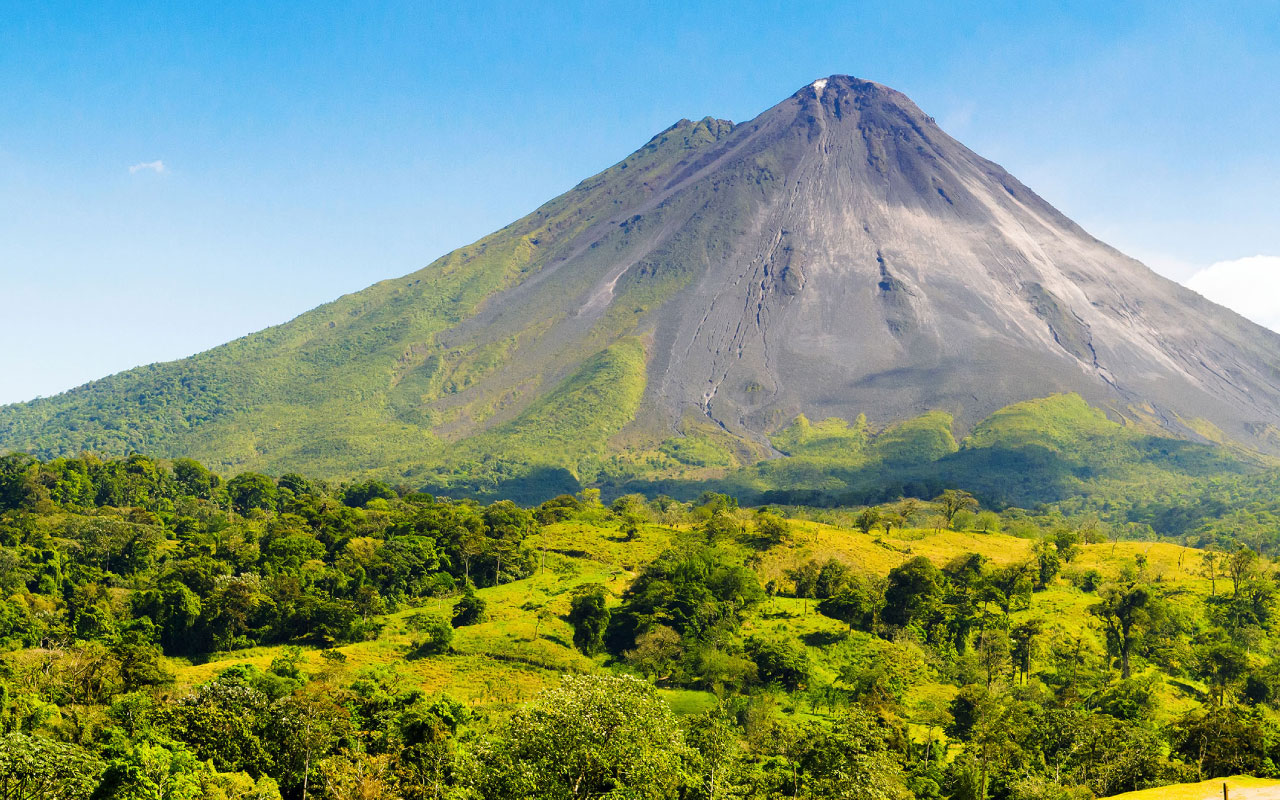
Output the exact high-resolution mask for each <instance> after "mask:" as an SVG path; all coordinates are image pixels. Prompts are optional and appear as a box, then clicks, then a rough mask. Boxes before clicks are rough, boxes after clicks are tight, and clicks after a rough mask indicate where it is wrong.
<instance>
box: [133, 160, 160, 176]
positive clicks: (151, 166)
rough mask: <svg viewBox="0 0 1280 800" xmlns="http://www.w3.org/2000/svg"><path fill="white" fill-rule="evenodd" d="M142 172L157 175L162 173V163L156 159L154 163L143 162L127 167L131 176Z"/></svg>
mask: <svg viewBox="0 0 1280 800" xmlns="http://www.w3.org/2000/svg"><path fill="white" fill-rule="evenodd" d="M143 170H151V171H152V172H155V173H157V174H159V173H162V172H164V162H163V161H161V160H160V159H158V158H157V159H156V160H155V161H144V162H143V163H141V164H134V165H133V166H132V167H129V174H130V175H133V174H135V173H138V172H142V171H143Z"/></svg>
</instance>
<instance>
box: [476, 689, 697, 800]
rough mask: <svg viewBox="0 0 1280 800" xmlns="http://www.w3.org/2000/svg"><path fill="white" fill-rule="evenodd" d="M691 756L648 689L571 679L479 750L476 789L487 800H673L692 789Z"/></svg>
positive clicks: (669, 714) (674, 723)
mask: <svg viewBox="0 0 1280 800" xmlns="http://www.w3.org/2000/svg"><path fill="white" fill-rule="evenodd" d="M690 755H691V754H690V753H689V749H688V747H687V745H686V744H685V741H684V735H683V733H682V732H681V729H680V725H679V723H678V721H677V719H676V717H675V715H674V714H673V713H672V712H671V709H670V708H668V707H667V705H666V703H664V702H662V700H661V699H660V698H659V697H658V695H657V692H656V691H655V690H654V688H653V687H652V686H651V685H649V684H648V683H647V682H645V681H642V680H638V679H635V678H627V677H605V676H595V675H566V676H564V677H563V678H562V679H561V682H560V685H559V686H558V687H555V688H553V689H550V690H547V691H544V692H543V693H542V694H541V695H540V696H539V697H538V698H537V699H536V700H535V701H534V702H533V703H531V704H530V705H528V706H526V707H524V708H522V709H521V710H519V711H517V712H516V714H515V715H514V717H513V718H512V720H511V722H510V723H509V724H507V725H506V726H505V727H504V728H503V729H502V731H501V733H500V735H498V736H496V737H494V738H491V739H489V740H488V741H486V742H482V743H481V744H479V745H477V747H476V748H475V750H474V751H473V753H472V757H473V760H472V762H471V763H472V766H471V769H470V776H469V781H468V782H469V784H470V786H471V788H472V790H473V791H474V792H475V793H476V795H477V796H478V797H481V798H486V800H488V799H492V800H507V799H508V798H514V797H520V798H529V799H530V800H562V798H574V797H582V798H587V797H618V798H622V797H627V798H636V800H650V799H652V800H659V799H660V798H661V799H664V800H665V798H676V797H678V796H680V794H679V793H680V792H681V790H682V789H684V788H685V787H687V786H688V785H689V783H690V776H689V775H688V773H687V771H686V764H687V763H688V762H689V760H690Z"/></svg>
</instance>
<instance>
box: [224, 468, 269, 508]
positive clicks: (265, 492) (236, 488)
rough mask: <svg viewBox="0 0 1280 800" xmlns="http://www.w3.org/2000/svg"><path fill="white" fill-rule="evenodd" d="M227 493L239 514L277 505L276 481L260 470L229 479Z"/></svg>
mask: <svg viewBox="0 0 1280 800" xmlns="http://www.w3.org/2000/svg"><path fill="white" fill-rule="evenodd" d="M227 495H228V496H229V497H230V498H231V505H232V507H233V508H235V510H236V512H237V513H239V514H246V515H247V514H248V513H249V512H250V511H253V510H255V509H256V510H262V511H269V510H271V509H272V508H274V507H275V500H276V482H275V481H273V480H271V478H269V477H267V476H266V475H263V474H261V473H258V472H242V473H240V474H239V475H237V476H235V477H234V478H232V479H231V480H230V481H227Z"/></svg>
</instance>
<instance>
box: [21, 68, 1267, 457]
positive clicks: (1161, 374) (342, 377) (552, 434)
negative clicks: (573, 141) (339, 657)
mask: <svg viewBox="0 0 1280 800" xmlns="http://www.w3.org/2000/svg"><path fill="white" fill-rule="evenodd" d="M1278 354H1280V336H1277V335H1275V334H1273V333H1271V332H1269V331H1266V330H1264V329H1262V328H1260V327H1258V326H1256V325H1253V324H1251V323H1248V322H1246V321H1245V320H1243V319H1241V318H1240V317H1238V316H1236V315H1234V314H1232V313H1230V312H1228V311H1226V310H1225V309H1222V308H1220V307H1218V306H1215V305H1213V304H1212V303H1209V302H1207V301H1205V300H1203V299H1201V298H1199V297H1197V296H1195V295H1194V294H1192V293H1190V292H1188V291H1187V290H1185V289H1183V288H1182V287H1180V286H1178V285H1176V284H1174V283H1172V282H1170V281H1167V280H1165V279H1163V278H1161V277H1159V276H1157V275H1155V274H1154V273H1152V272H1151V271H1150V270H1148V269H1146V268H1145V267H1143V266H1142V265H1141V264H1138V263H1137V262H1136V261H1133V260H1132V259H1128V258H1125V257H1124V256H1122V255H1121V254H1119V253H1117V252H1116V251H1115V250H1113V249H1111V248H1109V247H1107V246H1106V245H1104V244H1102V243H1101V242H1098V241H1097V240H1095V239H1093V238H1092V237H1090V236H1089V235H1088V234H1086V233H1085V232H1084V231H1083V230H1081V229H1080V228H1079V227H1078V226H1077V225H1075V224H1074V223H1073V222H1071V221H1070V220H1069V219H1067V218H1066V217H1065V216H1064V215H1062V214H1061V213H1060V212H1058V211H1057V210H1056V209H1054V208H1053V207H1052V206H1051V205H1050V204H1049V203H1047V202H1045V201H1044V200H1043V199H1041V198H1040V197H1038V196H1037V195H1036V194H1035V193H1034V192H1032V191H1031V190H1030V189H1028V188H1027V187H1026V186H1024V185H1023V184H1021V183H1020V182H1018V181H1017V180H1016V179H1015V178H1014V177H1013V176H1011V175H1009V173H1008V172H1006V171H1005V170H1004V169H1002V168H1001V167H1000V166H998V165H996V164H994V163H992V162H990V161H988V160H986V159H984V158H982V157H981V156H979V155H978V154H976V153H974V152H973V151H971V150H969V149H968V148H967V147H965V146H964V145H962V144H961V143H959V142H957V141H956V140H955V139H953V138H951V137H950V136H948V135H947V134H946V133H945V132H943V131H942V130H941V129H940V128H939V127H938V126H937V125H936V124H934V122H933V120H932V119H931V118H929V117H928V116H927V115H925V114H924V112H923V111H921V110H920V109H919V108H918V107H917V106H916V104H915V103H913V102H912V101H911V100H910V99H909V98H908V97H907V96H906V95H904V94H902V93H901V92H898V91H896V90H894V89H891V88H889V87H886V86H883V85H881V84H878V83H874V82H872V81H865V80H860V79H858V78H853V77H850V76H847V75H831V76H828V77H826V78H820V79H818V80H816V81H814V82H812V83H810V84H808V85H806V86H804V87H803V88H801V89H800V90H799V91H797V92H795V93H794V94H792V95H791V96H790V97H788V98H786V99H784V100H783V101H782V102H780V103H778V104H777V105H775V106H774V107H772V108H770V109H768V110H766V111H764V112H763V113H762V114H760V115H758V116H757V117H755V118H754V119H752V120H748V121H746V122H742V123H738V124H734V123H731V122H728V121H725V120H717V119H713V118H711V117H707V118H704V119H701V120H698V121H692V120H681V121H680V122H678V123H676V124H675V125H673V126H671V127H670V128H668V129H667V130H665V131H662V132H661V133H659V134H658V135H657V136H655V137H653V139H651V140H650V141H649V142H648V143H647V144H646V145H644V146H643V147H641V148H640V149H639V150H637V151H636V152H635V153H633V154H631V155H630V156H628V157H627V158H626V159H624V160H622V161H621V162H619V163H618V164H617V165H615V166H614V167H611V168H609V169H607V170H605V171H603V172H601V173H599V174H598V175H595V176H592V177H590V178H588V179H586V180H584V181H583V182H581V183H580V184H578V185H577V186H575V187H574V188H573V189H572V190H571V191H569V192H567V193H565V194H563V195H561V196H560V197H557V198H555V199H553V200H551V201H549V202H548V203H546V204H545V205H543V206H542V207H540V208H538V209H536V210H535V211H534V212H532V213H531V214H529V215H528V216H526V217H524V218H522V219H520V220H517V221H515V222H513V223H512V224H510V225H508V226H506V227H505V228H503V229H501V230H499V231H497V232H496V233H494V234H492V235H490V236H487V237H485V238H484V239H482V240H480V241H479V242H476V243H475V244H473V245H471V246H468V247H465V248H462V249H461V250H458V251H456V252H454V253H450V254H448V255H446V256H444V257H443V258H441V259H439V260H437V261H436V262H434V263H433V264H431V265H429V266H428V267H426V268H424V269H422V270H420V271H418V272H416V273H413V274H411V275H408V276H406V277H404V278H402V279H398V280H390V281H384V282H383V283H380V284H377V285H375V286H372V287H370V288H369V289H366V290H365V291H363V292H359V293H356V294H354V295H349V296H347V297H344V298H341V299H339V300H338V301H335V302H334V303H331V304H328V305H326V306H322V307H320V308H318V309H316V310H314V311H312V312H309V313H308V314H304V315H303V316H301V317H299V318H298V319H296V320H294V321H292V322H290V323H287V324H286V325H282V326H280V327H278V328H274V329H270V330H268V331H264V332H261V333H259V334H254V335H252V336H249V337H246V338H245V339H242V340H238V341H237V342H233V343H231V344H229V345H225V346H223V347H221V348H217V349H215V350H213V351H210V352H208V353H204V354H201V355H199V356H196V357H193V358H191V359H185V360H183V361H179V362H174V363H173V364H164V365H153V366H151V367H147V368H142V369H138V370H133V371H130V372H128V373H123V374H121V375H117V376H113V377H111V378H108V379H104V380H102V381H99V382H96V383H94V384H90V385H88V386H85V387H82V388H80V389H78V390H76V391H74V392H71V393H68V394H65V395H61V396H58V397H55V398H49V399H46V400H41V401H38V402H33V403H29V404H22V405H19V406H10V407H5V408H0V448H4V447H9V448H19V449H29V450H31V451H33V452H36V453H39V454H41V455H60V454H68V453H72V454H73V453H77V452H79V451H80V450H83V449H94V450H98V451H100V452H104V453H108V454H110V453H127V452H130V451H133V450H140V451H142V450H145V451H149V452H155V453H158V454H161V455H193V456H197V457H203V458H205V459H208V460H211V461H214V462H216V463H221V464H224V465H228V466H234V467H236V468H240V467H254V468H266V469H274V470H278V471H290V470H301V471H309V472H315V473H319V474H325V475H342V474H351V473H353V472H360V471H363V470H367V469H372V468H375V467H383V468H390V467H392V466H393V465H396V466H397V467H398V468H404V469H409V468H411V467H412V468H419V469H420V468H421V465H422V464H423V463H434V462H433V459H434V460H436V461H438V460H439V459H442V458H444V457H445V454H446V453H472V454H473V456H474V457H476V458H484V457H492V456H495V455H497V456H501V455H503V451H502V447H503V444H502V443H503V442H507V443H511V442H516V441H520V442H551V443H553V444H554V447H553V446H552V445H546V446H547V447H548V448H551V449H549V450H548V451H547V452H548V453H549V454H550V455H549V456H548V457H552V456H554V458H553V461H554V463H555V464H557V465H558V466H559V467H563V468H568V469H577V465H578V464H579V463H587V462H588V461H590V460H591V459H597V461H596V462H594V463H599V460H600V459H603V458H605V457H606V456H607V455H608V454H609V453H610V452H611V451H612V450H614V449H616V448H618V447H621V446H624V445H625V446H626V447H638V448H641V450H642V451H643V452H656V451H654V450H653V448H655V447H657V446H658V445H659V444H660V443H662V442H663V441H670V440H673V439H679V438H680V437H681V436H685V435H693V434H695V433H696V432H697V431H703V432H705V431H711V432H713V433H714V435H715V436H717V437H722V438H724V439H726V440H729V441H732V442H735V443H736V444H735V445H734V446H735V447H740V448H742V452H744V453H748V454H750V453H756V454H767V453H772V452H773V451H772V450H771V448H770V445H769V439H768V436H769V434H770V433H772V432H775V431H777V430H778V429H780V428H782V427H784V426H786V425H787V424H788V423H790V422H791V420H793V419H795V418H796V417H797V415H799V414H804V415H805V416H807V417H808V418H810V419H815V420H822V419H824V418H828V417H838V418H842V419H845V420H854V419H857V418H859V416H860V415H862V414H865V415H866V417H867V418H869V419H870V420H871V422H872V424H878V425H884V424H889V423H892V422H894V421H896V420H902V419H907V418H912V417H917V416H919V415H921V414H923V413H926V412H942V413H943V414H945V415H950V417H951V418H954V420H955V423H956V426H957V431H958V432H961V433H962V432H963V431H964V429H965V428H966V427H967V426H970V425H973V424H974V423H976V422H977V421H978V420H981V419H983V418H985V417H986V416H988V415H989V414H991V413H992V412H994V411H995V410H997V409H999V408H1002V407H1005V406H1008V405H1010V404H1012V403H1016V402H1019V401H1025V400H1029V399H1033V398H1040V397H1046V396H1049V395H1052V394H1057V393H1067V392H1074V393H1076V394H1079V395H1080V396H1082V397H1083V398H1085V399H1086V400H1087V401H1088V402H1090V403H1091V404H1093V405H1094V406H1097V407H1101V408H1104V409H1106V410H1107V412H1108V413H1109V414H1110V415H1111V416H1112V417H1113V418H1116V419H1126V420H1129V421H1132V422H1134V423H1135V424H1141V425H1145V426H1159V427H1161V428H1163V429H1165V430H1166V431H1168V432H1170V433H1172V434H1175V435H1182V436H1188V437H1196V436H1200V435H1201V434H1200V433H1198V432H1200V431H1214V434H1213V435H1214V436H1219V434H1221V435H1223V436H1225V437H1227V438H1234V439H1236V440H1239V441H1243V442H1246V443H1248V444H1249V445H1250V446H1256V447H1258V448H1260V449H1269V450H1277V449H1280V446H1278V445H1277V444H1276V443H1275V442H1274V441H1273V440H1268V439H1266V438H1265V437H1260V436H1259V435H1257V433H1256V432H1258V431H1269V430H1273V429H1274V428H1275V427H1280V355H1278ZM593 403H594V404H596V405H601V404H603V406H602V407H600V408H595V406H593ZM645 448H648V449H645ZM663 452H665V451H663ZM655 458H656V457H655ZM495 469H498V467H495Z"/></svg>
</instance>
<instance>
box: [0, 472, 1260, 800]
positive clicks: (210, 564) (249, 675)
mask: <svg viewBox="0 0 1280 800" xmlns="http://www.w3.org/2000/svg"><path fill="white" fill-rule="evenodd" d="M1274 488H1275V478H1274V476H1270V475H1269V474H1268V473H1252V474H1242V475H1235V476H1230V477H1220V478H1217V479H1215V480H1213V481H1210V482H1206V483H1204V484H1203V485H1201V486H1200V488H1199V490H1198V494H1195V495H1189V494H1186V493H1170V494H1167V495H1165V494H1162V493H1161V491H1162V490H1161V489H1160V488H1159V487H1158V486H1156V487H1153V488H1152V489H1151V490H1150V491H1149V492H1148V493H1147V495H1146V496H1145V498H1142V499H1139V500H1136V501H1129V502H1125V503H1115V504H1107V503H1105V502H1102V501H1099V500H1096V499H1095V500H1093V501H1090V502H1087V503H1086V502H1076V501H1069V502H1063V503H1059V504H1053V505H1037V506H1036V507H1034V508H1030V509H1023V508H1018V507H1015V506H1008V505H999V504H989V505H988V507H985V508H984V507H983V506H982V505H980V503H979V500H978V499H975V497H974V496H973V495H970V494H969V493H968V492H966V491H963V490H962V489H960V488H957V487H955V486H948V487H946V488H942V489H940V490H938V491H937V493H936V494H933V493H932V490H931V491H930V492H929V493H928V496H925V497H915V496H912V495H911V494H905V495H904V496H902V497H897V498H893V499H892V500H889V501H887V502H879V503H877V504H874V505H862V506H852V505H845V506H838V507H830V508H816V507H807V506H798V505H774V506H772V507H764V506H761V507H755V508H745V507H739V504H738V502H737V501H736V500H735V499H734V498H733V497H731V496H729V495H726V494H719V493H714V492H707V493H705V494H703V495H702V496H701V497H698V498H696V499H694V500H692V501H684V502H681V501H677V500H674V499H672V498H670V497H666V496H656V497H652V498H647V497H645V496H642V495H638V494H625V495H619V496H616V497H606V498H604V499H603V500H602V498H601V495H600V492H599V491H597V490H592V489H586V490H583V491H581V492H579V493H578V494H575V495H568V494H566V495H561V496H558V497H555V498H553V499H550V500H547V501H545V502H543V503H541V504H540V505H536V506H531V507H526V506H521V505H518V504H516V503H513V502H511V501H505V500H499V501H495V502H491V503H488V504H482V503H479V502H477V501H474V500H467V499H457V500H450V499H446V498H443V497H434V496H432V495H429V494H424V493H421V492H416V491H413V490H411V489H410V488H408V487H404V486H393V485H388V484H387V483H384V482H381V481H377V480H367V481H358V482H348V483H343V484H337V483H326V482H324V481H319V480H314V479H309V478H307V477H304V476H301V475H297V474H286V475H282V476H279V477H270V476H267V475H264V474H258V473H242V474H239V475H236V476H234V477H231V478H229V479H224V478H223V477H220V476H219V475H217V474H215V473H213V472H211V471H210V470H208V469H206V468H205V467H204V466H203V465H201V464H200V463H198V462H196V461H193V460H190V459H177V460H173V461H161V460H156V459H151V458H148V457H145V456H142V455H133V456H129V457H127V458H121V459H113V460H101V459H98V458H95V457H92V456H81V457H77V458H59V459H54V460H49V461H40V460H37V459H35V458H32V457H29V456H24V455H20V454H11V455H8V456H5V457H3V458H0V582H2V583H3V586H2V587H0V588H2V589H3V593H2V594H0V642H3V645H4V648H3V653H0V798H3V800H10V799H12V800H18V799H19V798H22V799H23V800H26V799H27V798H45V797H48V798H66V799H69V800H70V799H73V798H131V799H132V798H139V799H141V798H154V800H170V799H172V800H180V799H181V800H186V799H188V798H191V799H194V798H214V799H216V800H233V799H236V798H255V799H256V800H272V799H274V798H288V799H289V800H301V799H303V798H333V800H347V799H348V798H361V799H363V800H377V799H378V798H406V799H407V800H418V799H419V798H423V799H425V798H526V797H528V798H576V797H595V798H600V797H609V798H707V799H708V800H716V799H717V798H725V799H727V798H831V797H850V798H911V797H915V798H956V799H957V800H958V799H960V798H964V799H965V800H969V799H973V800H979V799H984V798H999V799H1000V800H1033V799H1041V798H1043V799H1044V800H1049V799H1051V798H1052V799H1055V800H1056V799H1057V798H1064V799H1065V798H1088V797H1095V796H1099V797H1101V796H1108V795H1112V794H1116V793H1120V792H1124V791H1130V790H1136V789H1143V788H1148V787H1158V786H1162V785H1166V784H1171V783H1177V782H1185V781H1194V780H1201V779H1204V778H1210V777H1216V776H1225V775H1235V774H1252V775H1260V776H1280V767H1277V766H1276V762H1277V760H1280V659H1277V658H1276V657H1275V656H1276V646H1277V645H1278V644H1280V637H1278V636H1277V633H1276V624H1277V591H1278V585H1277V580H1278V579H1280V575H1278V574H1277V572H1276V570H1275V567H1274V565H1273V563H1272V562H1271V561H1270V560H1269V557H1270V556H1271V555H1272V554H1273V553H1274V552H1275V549H1276V544H1277V542H1280V534H1278V533H1277V526H1276V520H1277V514H1276V505H1277V501H1276V500H1275V497H1276V494H1275V492H1274ZM979 494H980V493H979ZM783 499H785V498H783Z"/></svg>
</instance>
